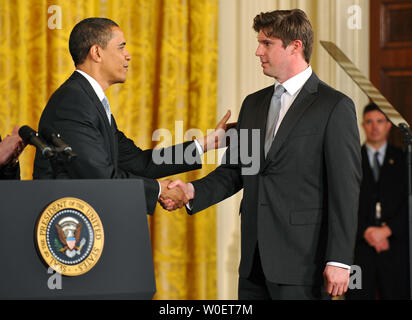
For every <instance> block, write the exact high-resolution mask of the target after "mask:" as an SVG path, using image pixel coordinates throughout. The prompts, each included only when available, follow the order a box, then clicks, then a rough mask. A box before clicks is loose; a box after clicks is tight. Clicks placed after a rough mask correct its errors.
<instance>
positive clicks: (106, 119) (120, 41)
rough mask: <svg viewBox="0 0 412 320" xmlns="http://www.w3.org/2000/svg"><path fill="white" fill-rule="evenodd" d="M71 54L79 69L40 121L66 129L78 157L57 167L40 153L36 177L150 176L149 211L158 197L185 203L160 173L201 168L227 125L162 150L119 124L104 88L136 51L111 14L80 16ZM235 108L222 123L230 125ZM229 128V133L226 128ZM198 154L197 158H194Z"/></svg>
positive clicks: (122, 77) (119, 78) (122, 76)
mask: <svg viewBox="0 0 412 320" xmlns="http://www.w3.org/2000/svg"><path fill="white" fill-rule="evenodd" d="M69 49H70V54H71V56H72V58H73V61H74V64H75V67H76V71H75V72H74V73H73V74H72V75H71V76H70V78H69V79H68V80H67V81H66V82H65V83H63V84H62V85H61V86H60V88H58V89H57V90H56V91H55V92H54V93H53V95H52V96H51V97H50V100H49V102H48V103H47V105H46V107H45V109H44V111H43V113H42V115H41V118H40V122H39V132H40V133H42V132H44V131H45V129H47V131H49V132H55V133H59V134H61V136H62V137H63V139H64V141H65V142H66V143H67V144H69V145H70V146H71V147H72V149H73V151H74V152H75V153H77V158H76V159H75V160H74V161H72V162H71V163H70V164H66V165H64V166H61V167H59V168H57V170H52V166H51V164H50V163H49V161H48V160H46V159H45V158H43V157H42V156H41V154H40V153H39V152H37V153H36V158H35V162H34V172H33V177H34V178H35V179H52V178H57V179H67V178H70V179H137V178H139V179H142V180H143V181H144V187H145V194H146V202H147V212H148V213H149V214H151V213H153V211H154V209H155V206H156V202H157V200H158V198H159V197H160V198H172V199H174V201H176V202H177V203H178V206H183V205H184V204H185V203H187V199H186V197H185V196H184V194H183V192H181V191H180V190H177V189H176V190H168V189H167V187H166V186H167V184H168V182H169V181H168V180H162V181H160V180H159V181H156V179H158V178H161V177H165V176H169V175H173V174H177V173H181V172H185V171H190V170H194V169H198V168H200V167H201V161H200V154H201V153H202V152H206V151H207V146H209V147H212V148H214V147H216V146H217V143H215V144H213V143H208V141H210V140H213V141H215V138H217V139H216V141H219V139H218V138H219V135H220V136H223V134H224V130H216V131H215V132H214V133H212V134H210V135H209V136H207V137H206V138H205V139H204V138H201V139H199V141H196V142H186V143H184V144H183V145H182V146H179V147H177V146H172V147H170V148H168V149H162V150H157V151H154V150H151V149H150V150H141V149H140V148H138V147H136V146H135V144H134V143H133V141H132V140H130V139H128V138H127V137H126V136H125V135H124V134H123V133H122V132H121V131H120V130H119V129H118V128H117V125H116V121H115V119H114V117H113V115H112V114H111V110H110V104H109V101H108V99H107V97H106V96H105V94H104V91H106V90H107V89H108V88H109V86H111V85H113V84H116V83H123V82H125V81H126V75H127V70H128V67H129V62H130V60H131V55H130V54H129V52H128V51H127V49H126V40H125V38H124V35H123V32H122V30H121V29H120V28H119V26H118V25H117V24H116V23H115V22H114V21H112V20H110V19H105V18H88V19H84V20H82V21H80V22H79V23H78V24H77V25H76V26H75V27H74V28H73V30H72V32H71V34H70V39H69ZM229 117H230V112H228V114H227V115H226V117H224V119H223V120H222V121H221V122H220V123H219V124H218V128H222V129H224V128H225V123H226V121H227V119H228V118H229ZM222 131H223V134H222V133H221V132H222ZM176 148H180V149H181V152H182V155H183V153H184V152H186V150H189V151H188V152H189V153H191V154H192V155H193V157H192V158H191V159H189V160H191V161H192V162H191V164H189V163H188V162H187V161H186V159H185V158H184V157H182V158H183V162H182V163H181V164H176V163H175V161H174V160H175V159H174V156H175V150H176ZM163 154H166V155H171V158H170V159H168V162H167V163H162V164H158V163H156V162H155V161H154V160H153V157H154V156H156V155H157V156H159V157H158V158H159V159H161V155H163ZM193 159H195V161H194V163H193Z"/></svg>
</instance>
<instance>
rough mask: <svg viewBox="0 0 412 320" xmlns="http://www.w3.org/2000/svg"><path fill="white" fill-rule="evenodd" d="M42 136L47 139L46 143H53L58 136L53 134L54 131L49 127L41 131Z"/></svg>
mask: <svg viewBox="0 0 412 320" xmlns="http://www.w3.org/2000/svg"><path fill="white" fill-rule="evenodd" d="M40 134H41V136H42V137H43V138H44V139H46V141H48V142H50V143H52V142H53V138H55V137H56V134H55V133H54V132H53V130H52V129H50V128H49V127H44V128H42V129H41V130H40Z"/></svg>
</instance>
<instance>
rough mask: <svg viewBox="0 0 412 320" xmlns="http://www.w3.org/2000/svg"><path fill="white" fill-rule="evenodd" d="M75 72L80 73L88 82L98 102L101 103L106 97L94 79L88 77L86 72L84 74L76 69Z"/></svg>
mask: <svg viewBox="0 0 412 320" xmlns="http://www.w3.org/2000/svg"><path fill="white" fill-rule="evenodd" d="M76 71H77V72H78V73H80V74H81V75H82V76H83V77H85V78H86V80H87V81H89V83H90V85H91V86H92V88H93V90H94V92H96V95H97V97H98V98H99V100H100V101H102V100H103V99H104V97H105V96H106V95H105V94H104V91H103V89H102V87H101V86H100V84H99V83H98V82H97V81H96V79H94V78H93V77H92V76H89V75H88V74H87V73H86V72H84V71H82V70H79V69H76Z"/></svg>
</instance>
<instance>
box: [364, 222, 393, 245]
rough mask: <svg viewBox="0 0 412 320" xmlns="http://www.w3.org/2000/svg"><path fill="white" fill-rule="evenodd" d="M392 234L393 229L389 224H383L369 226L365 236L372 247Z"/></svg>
mask: <svg viewBox="0 0 412 320" xmlns="http://www.w3.org/2000/svg"><path fill="white" fill-rule="evenodd" d="M391 235H392V230H391V229H390V228H389V227H388V226H383V227H369V228H367V229H366V231H365V233H364V234H363V237H364V238H365V240H366V242H367V243H368V244H369V245H370V246H371V247H375V246H376V245H377V244H378V243H379V242H381V241H382V240H385V239H387V238H389V237H390V236H391Z"/></svg>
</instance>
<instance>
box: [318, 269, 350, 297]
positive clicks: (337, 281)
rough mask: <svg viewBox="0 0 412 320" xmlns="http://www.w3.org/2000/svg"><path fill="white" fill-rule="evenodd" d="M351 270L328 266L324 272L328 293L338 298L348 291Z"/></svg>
mask: <svg viewBox="0 0 412 320" xmlns="http://www.w3.org/2000/svg"><path fill="white" fill-rule="evenodd" d="M349 276H350V270H349V269H345V268H341V267H336V266H331V265H327V266H326V268H325V271H324V272H323V277H324V279H325V289H326V293H327V294H329V295H331V296H333V297H336V296H341V295H343V294H344V293H345V292H346V291H348V285H349Z"/></svg>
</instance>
